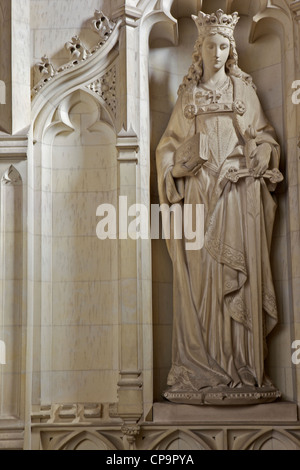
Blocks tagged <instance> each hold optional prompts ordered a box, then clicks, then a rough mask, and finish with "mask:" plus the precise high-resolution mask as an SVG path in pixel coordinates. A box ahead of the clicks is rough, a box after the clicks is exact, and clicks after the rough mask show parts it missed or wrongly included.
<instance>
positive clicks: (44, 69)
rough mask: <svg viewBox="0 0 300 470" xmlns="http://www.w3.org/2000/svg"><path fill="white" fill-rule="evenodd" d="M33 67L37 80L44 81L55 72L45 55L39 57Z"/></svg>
mask: <svg viewBox="0 0 300 470" xmlns="http://www.w3.org/2000/svg"><path fill="white" fill-rule="evenodd" d="M35 69H36V71H37V73H38V75H39V80H44V81H45V82H46V81H48V80H49V79H50V78H52V77H54V75H56V73H57V72H56V70H55V68H54V66H53V65H52V64H51V62H50V61H49V59H48V57H47V56H46V55H44V57H42V58H41V62H39V63H38V64H36V66H35Z"/></svg>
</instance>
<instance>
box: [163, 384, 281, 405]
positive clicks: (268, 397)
mask: <svg viewBox="0 0 300 470" xmlns="http://www.w3.org/2000/svg"><path fill="white" fill-rule="evenodd" d="M163 396H164V398H166V399H167V400H168V401H170V402H173V403H181V404H190V405H219V406H226V405H227V406H228V405H254V404H255V405H256V404H260V403H272V402H274V401H276V400H277V399H278V398H280V397H281V393H280V392H279V390H277V389H276V388H275V387H273V386H269V387H250V386H248V387H247V386H244V387H241V388H238V389H236V388H229V387H223V388H222V387H218V388H215V389H214V388H211V389H205V390H204V389H203V390H199V391H198V392H190V391H186V392H185V391H178V392H176V391H166V392H165V393H164V394H163Z"/></svg>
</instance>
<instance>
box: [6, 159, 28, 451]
mask: <svg viewBox="0 0 300 470" xmlns="http://www.w3.org/2000/svg"><path fill="white" fill-rule="evenodd" d="M0 241H1V251H0V257H1V263H0V266H1V267H0V340H1V341H3V345H2V348H5V356H4V357H3V359H4V361H2V365H0V389H1V394H0V445H2V446H3V445H4V443H3V442H2V444H1V431H2V430H3V428H6V429H7V428H15V429H16V428H19V427H20V426H22V425H21V423H22V422H23V421H24V410H23V409H22V406H23V400H22V398H21V397H22V375H21V374H22V367H23V365H24V363H23V357H24V356H23V353H24V343H23V341H22V294H23V289H22V287H23V186H22V179H21V176H20V174H19V172H18V170H17V169H16V168H15V167H14V166H13V165H11V166H10V167H9V168H8V169H7V171H6V172H5V173H4V175H3V177H2V179H1V231H0ZM0 364H1V358H0ZM21 435H22V433H21ZM18 439H20V436H19V437H18ZM11 445H12V443H11V442H10V441H9V439H7V442H6V444H5V445H4V448H9V447H10V446H11ZM0 448H1V447H0Z"/></svg>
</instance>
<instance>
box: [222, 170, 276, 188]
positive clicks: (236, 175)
mask: <svg viewBox="0 0 300 470" xmlns="http://www.w3.org/2000/svg"><path fill="white" fill-rule="evenodd" d="M249 176H251V177H252V178H264V179H267V180H270V182H271V183H273V184H278V183H281V181H283V179H284V178H283V175H282V173H281V172H280V171H279V170H278V169H277V168H274V169H273V170H267V171H266V172H265V173H264V174H263V175H255V174H254V170H253V169H245V170H237V169H236V168H234V167H232V168H229V170H228V171H227V173H226V174H225V178H227V179H228V180H229V181H231V182H232V183H237V182H238V181H239V180H240V179H241V178H247V177H249Z"/></svg>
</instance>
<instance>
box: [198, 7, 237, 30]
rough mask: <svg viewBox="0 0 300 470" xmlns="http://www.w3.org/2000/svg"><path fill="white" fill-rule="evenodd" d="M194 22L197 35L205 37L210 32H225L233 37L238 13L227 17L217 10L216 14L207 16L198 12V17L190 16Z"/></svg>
mask: <svg viewBox="0 0 300 470" xmlns="http://www.w3.org/2000/svg"><path fill="white" fill-rule="evenodd" d="M192 18H193V20H194V21H195V23H196V25H197V28H198V31H199V35H200V36H205V35H206V34H208V33H209V32H212V31H216V32H218V31H221V30H222V31H224V30H225V31H227V33H228V34H230V36H233V33H234V29H235V27H236V25H237V23H238V21H239V19H240V18H239V16H238V12H234V13H232V15H227V14H226V13H224V11H223V10H218V11H217V12H216V13H212V14H211V15H208V14H206V13H203V11H199V13H198V16H195V15H192Z"/></svg>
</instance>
